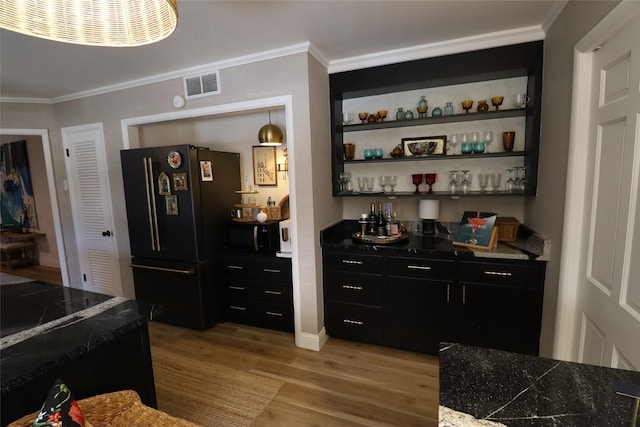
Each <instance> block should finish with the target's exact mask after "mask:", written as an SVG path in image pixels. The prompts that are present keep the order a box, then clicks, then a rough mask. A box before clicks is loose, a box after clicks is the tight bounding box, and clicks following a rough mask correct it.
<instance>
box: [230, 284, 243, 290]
mask: <svg viewBox="0 0 640 427" xmlns="http://www.w3.org/2000/svg"><path fill="white" fill-rule="evenodd" d="M229 289H234V290H236V291H244V286H236V285H229Z"/></svg>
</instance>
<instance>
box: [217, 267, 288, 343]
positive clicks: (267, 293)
mask: <svg viewBox="0 0 640 427" xmlns="http://www.w3.org/2000/svg"><path fill="white" fill-rule="evenodd" d="M218 274H219V278H220V280H219V281H218V283H219V284H220V286H221V289H220V293H221V295H222V315H223V318H224V320H225V321H230V322H237V323H243V324H248V325H254V326H259V327H263V328H269V329H276V330H281V331H286V332H293V330H294V326H293V288H292V281H291V260H290V259H287V258H278V257H275V256H266V255H255V254H227V255H225V256H224V257H222V258H221V261H220V262H219V264H218Z"/></svg>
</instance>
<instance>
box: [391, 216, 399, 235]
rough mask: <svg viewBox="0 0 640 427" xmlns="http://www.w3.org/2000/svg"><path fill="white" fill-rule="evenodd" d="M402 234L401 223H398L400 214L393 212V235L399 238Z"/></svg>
mask: <svg viewBox="0 0 640 427" xmlns="http://www.w3.org/2000/svg"><path fill="white" fill-rule="evenodd" d="M398 234H400V223H399V222H398V213H397V212H396V211H393V216H392V218H391V235H392V236H397V235H398Z"/></svg>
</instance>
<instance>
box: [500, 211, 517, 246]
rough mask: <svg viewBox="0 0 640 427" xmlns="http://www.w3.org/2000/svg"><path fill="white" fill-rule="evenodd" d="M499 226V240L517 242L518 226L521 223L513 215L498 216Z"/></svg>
mask: <svg viewBox="0 0 640 427" xmlns="http://www.w3.org/2000/svg"><path fill="white" fill-rule="evenodd" d="M496 225H497V226H498V241H503V242H515V241H516V238H517V237H518V226H519V225H520V223H519V222H518V220H517V219H515V218H514V217H511V216H499V217H498V218H496Z"/></svg>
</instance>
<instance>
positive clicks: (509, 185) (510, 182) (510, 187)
mask: <svg viewBox="0 0 640 427" xmlns="http://www.w3.org/2000/svg"><path fill="white" fill-rule="evenodd" d="M514 170H515V168H507V175H508V176H509V177H508V178H507V182H506V183H505V184H504V189H505V191H506V192H507V193H513V192H514V190H515V189H516V183H515V181H514V179H513V171H514Z"/></svg>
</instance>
